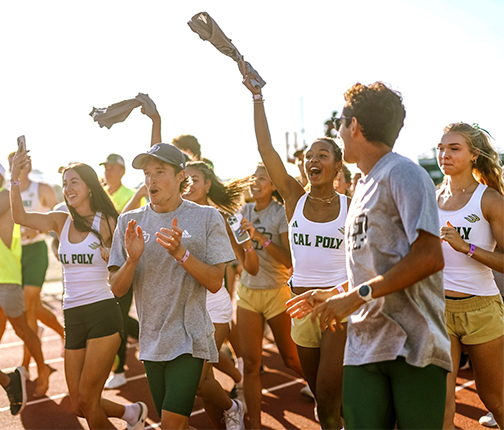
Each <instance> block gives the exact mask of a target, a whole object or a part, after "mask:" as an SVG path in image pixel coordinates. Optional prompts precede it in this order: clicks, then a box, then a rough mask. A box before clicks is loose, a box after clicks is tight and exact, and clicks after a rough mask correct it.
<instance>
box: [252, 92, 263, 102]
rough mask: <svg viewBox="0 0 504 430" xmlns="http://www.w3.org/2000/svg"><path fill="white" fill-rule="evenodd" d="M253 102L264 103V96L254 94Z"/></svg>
mask: <svg viewBox="0 0 504 430" xmlns="http://www.w3.org/2000/svg"><path fill="white" fill-rule="evenodd" d="M252 100H254V101H256V100H257V101H263V96H262V94H252Z"/></svg>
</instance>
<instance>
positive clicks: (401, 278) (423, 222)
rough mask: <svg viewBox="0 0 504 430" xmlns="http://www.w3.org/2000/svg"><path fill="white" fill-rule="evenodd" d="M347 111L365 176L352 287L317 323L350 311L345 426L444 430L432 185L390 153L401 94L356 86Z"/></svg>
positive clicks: (351, 154)
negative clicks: (437, 429) (395, 426)
mask: <svg viewBox="0 0 504 430" xmlns="http://www.w3.org/2000/svg"><path fill="white" fill-rule="evenodd" d="M342 112H343V115H342V117H341V118H339V119H338V121H339V122H340V125H339V127H338V128H339V133H340V136H341V139H342V140H343V144H344V150H343V157H344V160H345V161H346V162H347V163H357V166H358V167H359V168H360V170H361V171H362V173H363V177H362V179H361V180H359V183H358V185H357V187H356V190H355V193H354V196H353V199H352V204H351V206H350V208H349V213H348V217H347V221H346V226H345V235H346V246H347V271H348V279H349V285H348V287H349V288H348V293H344V294H339V295H336V296H334V297H332V298H330V299H329V300H327V301H326V302H324V303H323V304H322V305H319V306H318V307H317V308H316V309H315V311H314V314H315V315H314V317H315V316H316V315H320V317H321V324H323V325H324V326H325V327H329V328H331V329H337V328H338V327H340V326H341V319H342V318H344V317H345V316H349V315H351V316H350V318H349V321H348V333H347V344H346V349H345V359H344V379H343V413H344V417H345V428H347V429H361V428H374V429H382V428H393V427H394V425H395V424H396V423H397V426H398V428H430V429H434V428H439V429H441V428H442V426H443V417H444V406H445V398H446V374H447V372H449V371H451V360H450V341H449V338H448V334H447V332H446V328H445V317H444V291H443V283H442V276H441V270H442V268H443V265H444V262H443V253H442V250H441V242H440V239H439V220H438V214H437V205H436V200H435V190H434V186H433V184H432V181H431V180H430V179H429V177H428V175H427V174H426V172H424V171H423V170H422V169H421V168H420V167H419V166H417V165H416V164H414V163H413V162H411V161H410V160H407V159H405V158H404V157H402V156H399V155H397V154H395V153H393V152H392V147H393V145H394V143H395V140H396V139H397V136H398V135H399V131H400V130H401V128H402V126H403V122H404V117H405V110H404V106H403V104H402V98H401V95H400V94H399V93H397V92H394V91H392V90H391V89H389V88H388V87H387V86H385V85H384V84H383V83H381V82H376V83H374V84H372V85H369V86H365V85H362V84H355V85H354V86H353V87H351V88H350V89H349V90H348V91H347V92H346V93H345V107H344V108H343V111H342ZM307 302H308V303H310V299H307ZM316 304H317V301H316V300H315V299H311V305H316Z"/></svg>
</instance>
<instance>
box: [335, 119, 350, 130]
mask: <svg viewBox="0 0 504 430" xmlns="http://www.w3.org/2000/svg"><path fill="white" fill-rule="evenodd" d="M344 119H352V117H350V116H340V117H339V118H336V117H332V118H331V120H332V122H333V124H334V127H335V128H336V130H339V129H340V127H341V123H342V122H343V120H344Z"/></svg>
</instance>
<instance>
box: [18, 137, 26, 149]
mask: <svg viewBox="0 0 504 430" xmlns="http://www.w3.org/2000/svg"><path fill="white" fill-rule="evenodd" d="M17 144H18V151H19V152H24V151H26V139H25V137H24V135H22V136H19V137H18V138H17Z"/></svg>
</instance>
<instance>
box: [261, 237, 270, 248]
mask: <svg viewBox="0 0 504 430" xmlns="http://www.w3.org/2000/svg"><path fill="white" fill-rule="evenodd" d="M270 243H271V239H268V240H267V241H266V242H264V244H263V248H266V247H267V246H268V245H269V244H270Z"/></svg>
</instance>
